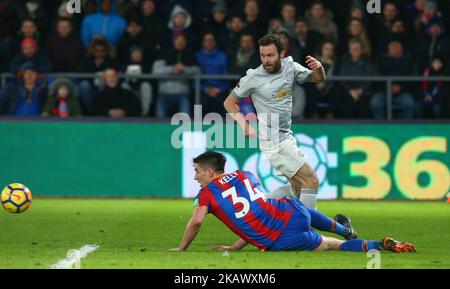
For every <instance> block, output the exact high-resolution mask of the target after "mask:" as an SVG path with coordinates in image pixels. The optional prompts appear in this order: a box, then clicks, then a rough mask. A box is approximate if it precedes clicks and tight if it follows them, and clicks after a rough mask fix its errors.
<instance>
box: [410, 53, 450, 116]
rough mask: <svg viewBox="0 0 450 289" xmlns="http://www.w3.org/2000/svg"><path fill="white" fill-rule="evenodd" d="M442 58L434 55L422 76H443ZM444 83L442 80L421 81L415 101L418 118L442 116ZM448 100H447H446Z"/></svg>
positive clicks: (444, 70)
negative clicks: (418, 94) (417, 98)
mask: <svg viewBox="0 0 450 289" xmlns="http://www.w3.org/2000/svg"><path fill="white" fill-rule="evenodd" d="M445 72H446V69H445V67H444V62H443V59H442V58H439V57H436V58H435V59H433V60H432V61H431V64H430V65H429V66H428V67H427V68H425V70H424V72H423V74H422V75H423V76H425V77H429V76H431V77H436V76H444V75H445V74H446V73H445ZM444 98H445V93H444V83H443V82H442V81H429V80H425V81H423V82H422V89H421V93H420V96H419V100H418V102H417V107H416V109H417V116H418V117H419V118H439V117H441V116H442V110H443V109H442V108H443V107H444V106H445V99H444ZM447 101H448V100H447Z"/></svg>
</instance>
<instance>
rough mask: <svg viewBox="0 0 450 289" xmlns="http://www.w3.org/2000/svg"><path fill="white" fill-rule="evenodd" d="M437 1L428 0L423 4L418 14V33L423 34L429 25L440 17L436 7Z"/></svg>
mask: <svg viewBox="0 0 450 289" xmlns="http://www.w3.org/2000/svg"><path fill="white" fill-rule="evenodd" d="M438 8H439V7H438V3H437V2H435V1H431V0H428V1H426V2H425V4H424V5H423V10H422V13H421V15H420V18H419V19H420V20H419V26H418V33H419V34H425V33H427V31H428V30H429V29H430V25H433V23H435V22H436V21H437V20H440V19H441V16H440V12H439V9H438Z"/></svg>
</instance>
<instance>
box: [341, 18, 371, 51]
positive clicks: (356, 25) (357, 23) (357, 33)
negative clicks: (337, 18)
mask: <svg viewBox="0 0 450 289" xmlns="http://www.w3.org/2000/svg"><path fill="white" fill-rule="evenodd" d="M352 38H357V39H359V40H360V41H361V43H362V44H363V52H364V54H366V55H368V56H371V55H372V44H371V43H370V39H369V37H368V35H367V32H366V29H365V27H364V24H363V22H362V21H361V20H359V19H352V20H350V22H348V25H347V30H346V41H341V52H342V53H345V51H348V47H347V43H348V40H350V39H352Z"/></svg>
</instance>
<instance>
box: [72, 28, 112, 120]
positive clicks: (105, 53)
mask: <svg viewBox="0 0 450 289" xmlns="http://www.w3.org/2000/svg"><path fill="white" fill-rule="evenodd" d="M111 54H112V52H111V47H110V46H109V44H108V43H107V42H106V40H105V39H103V38H101V37H99V38H94V40H93V41H92V43H91V45H90V46H89V47H88V53H87V56H86V58H85V59H84V60H83V61H82V62H81V63H80V66H79V68H78V69H79V71H80V72H85V73H96V74H97V75H99V74H101V72H103V71H104V70H105V69H107V68H111V67H114V68H116V67H117V64H116V62H115V60H113V59H112V57H111ZM99 86H100V81H99V79H98V78H96V79H89V80H82V81H81V82H80V83H79V91H80V99H81V104H82V109H83V112H84V113H85V114H89V113H90V112H91V108H92V97H93V94H94V91H95V90H96V89H98V87H99Z"/></svg>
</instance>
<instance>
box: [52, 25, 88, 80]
mask: <svg viewBox="0 0 450 289" xmlns="http://www.w3.org/2000/svg"><path fill="white" fill-rule="evenodd" d="M44 51H45V53H46V55H47V57H48V58H49V59H50V62H51V63H52V67H53V71H57V72H71V71H72V72H73V71H76V70H77V68H78V66H79V64H80V62H81V61H82V59H83V56H84V46H83V43H82V42H81V39H80V37H79V36H77V35H75V34H74V33H73V27H72V23H71V22H70V20H69V19H68V18H60V19H58V21H57V22H56V30H55V31H54V32H53V33H52V34H51V35H50V36H49V37H48V38H47V43H46V46H45V50H44Z"/></svg>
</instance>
